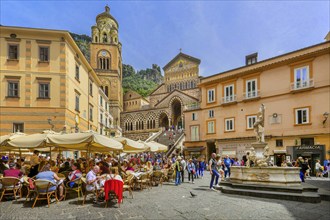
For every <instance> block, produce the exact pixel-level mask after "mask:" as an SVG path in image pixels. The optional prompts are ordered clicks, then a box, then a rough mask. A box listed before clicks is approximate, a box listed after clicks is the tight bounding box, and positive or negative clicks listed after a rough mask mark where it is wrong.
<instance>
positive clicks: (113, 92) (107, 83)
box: [90, 6, 123, 134]
mask: <svg viewBox="0 0 330 220" xmlns="http://www.w3.org/2000/svg"><path fill="white" fill-rule="evenodd" d="M118 28H119V25H118V22H117V21H116V19H115V18H114V17H112V16H111V14H110V8H109V7H108V6H105V11H104V12H103V13H101V14H99V15H97V16H96V24H95V25H94V26H92V43H91V45H90V63H91V66H92V67H93V69H94V70H95V72H96V73H97V75H98V76H99V77H100V79H101V81H102V89H103V91H104V93H105V94H106V95H107V96H108V98H109V101H110V112H111V114H112V116H113V119H114V123H113V124H114V126H115V129H120V113H121V112H122V111H123V104H122V103H123V94H122V57H121V43H120V42H119V38H118ZM111 133H114V131H111ZM115 133H116V134H118V133H121V132H118V130H117V131H115Z"/></svg>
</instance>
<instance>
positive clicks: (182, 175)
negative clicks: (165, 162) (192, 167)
mask: <svg viewBox="0 0 330 220" xmlns="http://www.w3.org/2000/svg"><path fill="white" fill-rule="evenodd" d="M181 167H182V170H181V180H182V182H184V171H185V170H186V169H187V163H186V161H185V160H184V157H182V160H181Z"/></svg>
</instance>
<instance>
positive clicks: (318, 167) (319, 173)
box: [315, 160, 323, 177]
mask: <svg viewBox="0 0 330 220" xmlns="http://www.w3.org/2000/svg"><path fill="white" fill-rule="evenodd" d="M315 172H316V177H322V172H323V169H322V166H321V164H320V160H316V164H315Z"/></svg>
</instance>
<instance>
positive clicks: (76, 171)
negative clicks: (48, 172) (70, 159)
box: [67, 163, 82, 188]
mask: <svg viewBox="0 0 330 220" xmlns="http://www.w3.org/2000/svg"><path fill="white" fill-rule="evenodd" d="M71 169H72V171H71V172H70V173H69V175H68V177H67V179H68V181H74V180H75V179H79V178H81V176H82V172H81V171H80V164H79V163H73V164H72V165H71ZM75 185H77V184H75V183H74V182H70V183H69V186H70V187H71V188H73V187H75Z"/></svg>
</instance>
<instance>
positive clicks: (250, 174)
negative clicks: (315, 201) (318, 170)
mask: <svg viewBox="0 0 330 220" xmlns="http://www.w3.org/2000/svg"><path fill="white" fill-rule="evenodd" d="M230 171H231V174H230V181H231V182H232V183H240V184H255V185H275V186H300V185H301V180H300V177H299V171H300V168H299V167H250V168H248V167H231V168H230Z"/></svg>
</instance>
